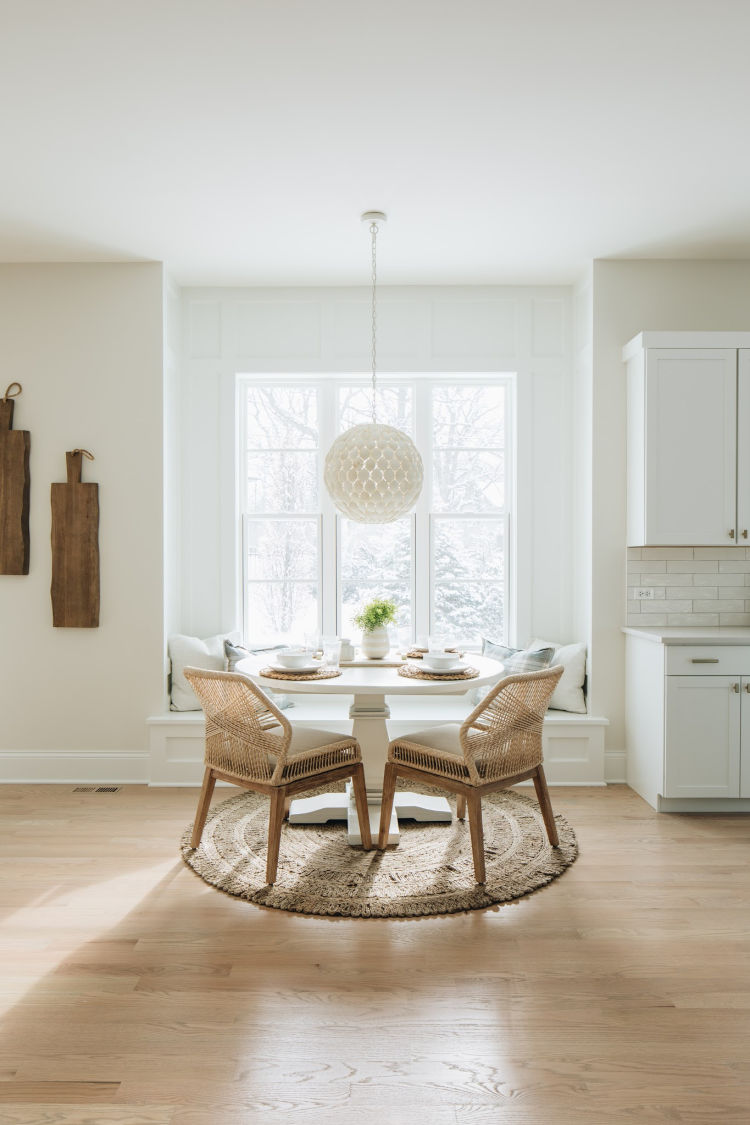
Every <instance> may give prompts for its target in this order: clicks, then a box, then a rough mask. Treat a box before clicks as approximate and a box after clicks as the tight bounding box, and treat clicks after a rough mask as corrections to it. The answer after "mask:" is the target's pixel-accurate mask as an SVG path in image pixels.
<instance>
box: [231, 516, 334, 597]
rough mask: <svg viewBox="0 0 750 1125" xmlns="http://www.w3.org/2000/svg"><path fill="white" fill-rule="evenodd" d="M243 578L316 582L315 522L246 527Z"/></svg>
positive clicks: (255, 522)
mask: <svg viewBox="0 0 750 1125" xmlns="http://www.w3.org/2000/svg"><path fill="white" fill-rule="evenodd" d="M246 529H247V530H246V548H247V578H248V580H249V581H251V582H252V581H263V580H267V579H276V580H278V581H282V582H286V581H290V580H296V581H300V580H303V579H307V580H308V581H310V580H312V581H315V582H317V580H318V521H317V519H308V520H256V519H249V520H248V521H247V524H246Z"/></svg>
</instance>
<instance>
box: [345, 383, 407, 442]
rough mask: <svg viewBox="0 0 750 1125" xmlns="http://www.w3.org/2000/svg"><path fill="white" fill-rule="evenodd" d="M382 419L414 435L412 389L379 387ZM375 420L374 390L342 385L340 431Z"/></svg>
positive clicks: (380, 415) (380, 420)
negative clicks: (373, 408) (373, 409)
mask: <svg viewBox="0 0 750 1125" xmlns="http://www.w3.org/2000/svg"><path fill="white" fill-rule="evenodd" d="M375 404H376V407H377V417H378V422H382V423H383V425H385V426H393V427H394V428H395V429H397V430H403V431H404V432H405V433H408V434H411V432H412V430H413V427H414V420H413V418H414V409H413V396H412V389H411V387H408V386H391V387H387V386H386V387H383V386H379V387H378V389H377V393H376V398H375ZM363 422H372V390H371V388H370V387H369V386H368V387H364V386H361V387H341V389H340V390H339V427H338V428H339V432H343V431H344V430H348V429H350V428H351V427H352V426H359V425H361V424H362V423H363Z"/></svg>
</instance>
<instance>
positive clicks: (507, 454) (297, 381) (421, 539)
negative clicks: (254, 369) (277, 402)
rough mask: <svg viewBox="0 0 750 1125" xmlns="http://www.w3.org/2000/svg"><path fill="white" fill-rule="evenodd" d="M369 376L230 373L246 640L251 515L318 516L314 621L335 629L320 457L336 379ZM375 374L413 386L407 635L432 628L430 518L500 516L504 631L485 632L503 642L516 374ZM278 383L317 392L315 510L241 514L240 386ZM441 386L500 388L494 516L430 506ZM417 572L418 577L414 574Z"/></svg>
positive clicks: (508, 594) (510, 624) (510, 613)
mask: <svg viewBox="0 0 750 1125" xmlns="http://www.w3.org/2000/svg"><path fill="white" fill-rule="evenodd" d="M370 379H371V376H369V375H362V374H351V375H349V374H346V373H340V372H339V373H336V374H333V375H320V374H309V375H307V374H293V375H292V374H290V375H286V374H279V373H269V374H265V375H261V374H253V375H245V374H241V375H238V376H237V387H236V391H237V399H236V401H237V426H236V434H237V457H236V487H237V505H236V508H237V513H238V516H239V528H240V533H239V535H238V537H237V546H238V550H239V556H240V557H239V567H238V571H237V573H238V577H239V582H240V592H239V606H240V609H241V630H242V633H243V636H244V637H245V639H246V640H247V639H254V638H253V637H252V634H251V633H249V629H248V626H249V619H248V611H249V607H248V593H249V584H250V583H249V582H248V578H247V574H246V560H247V553H246V548H247V528H248V524H249V522H250V521H251V520H261V519H262V520H268V519H295V518H299V519H303V518H306V519H309V518H317V519H318V520H319V524H318V526H319V539H318V542H319V556H318V591H319V595H318V628H319V631H320V632H321V633H323V634H335V635H340V633H341V620H340V607H339V592H340V591H339V581H340V573H341V570H340V564H341V554H340V552H341V534H340V520H341V517H340V515H339V514H338V512H337V511H336V509H335V507H334V505H333V502H332V500H331V498H330V496H329V494H328V491H327V489H326V487H325V484H324V482H323V462H324V459H325V458H324V455H325V452H326V451H327V450H328V449H329V448H330V446H331V444H332V443H333V441H334V440H335V438H336V437H337V435H338V430H337V429H336V419H337V410H336V392H337V390H338V388H339V387H340V386H342V385H345V386H363V387H365V386H368V385H369V383H370ZM379 381H380V383H381V385H383V386H392V385H395V384H407V385H409V386H411V387H412V388H413V395H414V398H413V417H414V431H413V433H412V435H411V436H412V437H413V439H414V441H415V443H416V445H417V448H418V449H419V451H420V453H421V455H422V459H423V462H424V466H425V481H426V487H425V488H423V490H422V492H421V494H420V496H419V499H418V501H417V504H416V506H415V508H414V511H413V512H412V513H411V521H412V532H411V534H412V542H413V550H412V556H411V593H412V633H413V637H416V636H420V635H427V634H429V633H430V632H431V631H432V627H433V589H434V586H435V582H434V574H433V564H434V551H433V549H432V537H433V529H434V521H435V520H436V519H441V518H449V519H492V520H502V521H503V536H504V538H503V542H504V551H505V589H504V593H505V606H504V635H503V636H502V637H498V638H493V639H496V640H499V641H502V642H503V643H506V644H507V643H508V638H509V637H513V636H514V635H515V623H516V581H515V577H516V543H515V542H514V538H513V528H514V520H513V512H514V507H515V502H516V426H517V413H516V408H517V404H516V379H515V375H514V374H513V373H507V372H496V373H489V374H487V373H471V374H463V373H439V374H436V373H433V372H426V373H409V374H393V375H380V376H379ZM274 383H276V384H283V385H284V386H310V385H311V384H312V385H314V386H315V387H316V388H317V390H318V394H319V399H318V434H319V447H318V501H319V509H318V511H317V512H299V513H296V512H295V513H290V512H285V513H275V512H262V513H248V512H247V511H246V503H247V500H246V494H247V482H246V479H244V471H243V470H244V464H245V454H246V451H247V411H246V409H245V402H246V395H245V391H246V388H248V387H251V386H269V385H273V384H274ZM441 383H442V384H444V385H460V384H465V385H470V386H498V384H503V385H504V386H505V392H506V418H505V445H504V450H503V469H504V496H505V511H504V515H502V516H495V515H491V514H489V513H482V512H471V513H470V512H466V513H463V512H461V513H450V512H436V513H433V512H431V510H430V501H431V488H430V483H431V480H432V437H433V430H432V413H431V395H430V392H431V389H432V387H434V386H437V385H439V384H441ZM423 558H426V559H427V564H426V568H425V570H424V571H423V572H422V571H421V570H420V567H421V560H422V559H423ZM328 559H332V560H334V561H335V565H334V566H328V565H327V560H328ZM421 576H423V577H424V581H419V580H418V579H419V577H421Z"/></svg>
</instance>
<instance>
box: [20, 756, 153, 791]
mask: <svg viewBox="0 0 750 1125" xmlns="http://www.w3.org/2000/svg"><path fill="white" fill-rule="evenodd" d="M149 769H150V755H149V754H147V753H146V752H145V751H132V752H131V751H126V750H118V751H114V752H113V751H111V750H87V751H85V752H81V751H75V752H73V751H67V750H3V751H0V782H2V783H5V784H9V783H11V784H12V783H41V784H44V783H47V784H59V785H70V784H75V785H93V784H105V783H106V784H109V785H126V784H127V785H132V784H140V785H144V784H146V783H147V782H148V779H149Z"/></svg>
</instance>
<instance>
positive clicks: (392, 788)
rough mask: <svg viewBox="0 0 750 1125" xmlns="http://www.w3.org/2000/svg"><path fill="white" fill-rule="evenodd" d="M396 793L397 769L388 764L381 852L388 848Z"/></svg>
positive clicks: (381, 808)
mask: <svg viewBox="0 0 750 1125" xmlns="http://www.w3.org/2000/svg"><path fill="white" fill-rule="evenodd" d="M395 792H396V767H395V766H394V765H393V763H392V762H387V763H386V767H385V771H384V773H383V796H382V799H381V804H380V831H379V832H378V847H379V848H380V850H381V852H382V851H384V850H385V849H386V848H387V847H388V829H389V828H390V826H391V812H392V810H393V794H394V793H395Z"/></svg>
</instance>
